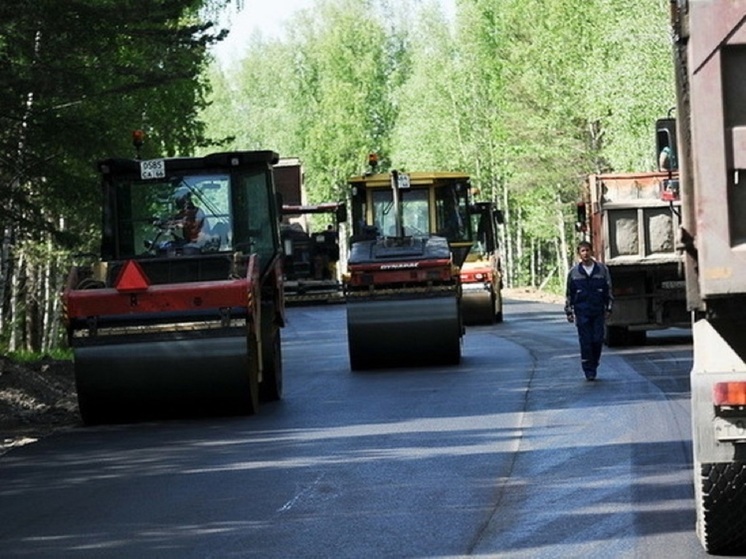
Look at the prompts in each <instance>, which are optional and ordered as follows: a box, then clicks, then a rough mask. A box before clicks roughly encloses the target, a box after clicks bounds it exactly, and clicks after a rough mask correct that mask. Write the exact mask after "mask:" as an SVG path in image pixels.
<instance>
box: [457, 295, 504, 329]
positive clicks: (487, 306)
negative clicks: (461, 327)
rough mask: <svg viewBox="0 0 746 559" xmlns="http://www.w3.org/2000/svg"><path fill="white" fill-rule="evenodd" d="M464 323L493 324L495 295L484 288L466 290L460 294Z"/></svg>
mask: <svg viewBox="0 0 746 559" xmlns="http://www.w3.org/2000/svg"><path fill="white" fill-rule="evenodd" d="M461 312H462V314H463V317H464V324H474V325H475V324H494V323H495V316H496V314H497V313H496V311H495V297H494V295H493V294H492V293H491V292H490V291H487V290H485V289H480V290H478V291H477V290H473V291H466V290H464V292H463V294H462V296H461Z"/></svg>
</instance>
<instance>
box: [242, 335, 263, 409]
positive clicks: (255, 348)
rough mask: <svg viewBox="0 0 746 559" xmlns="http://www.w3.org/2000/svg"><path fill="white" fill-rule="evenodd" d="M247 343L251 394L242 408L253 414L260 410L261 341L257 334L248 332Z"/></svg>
mask: <svg viewBox="0 0 746 559" xmlns="http://www.w3.org/2000/svg"><path fill="white" fill-rule="evenodd" d="M247 345H248V351H249V371H248V373H249V394H248V398H247V399H246V407H245V409H244V410H240V411H241V412H243V413H245V414H246V415H253V414H255V413H256V412H257V411H259V343H258V342H257V340H256V336H253V335H252V334H251V332H248V333H247Z"/></svg>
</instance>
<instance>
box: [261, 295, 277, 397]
mask: <svg viewBox="0 0 746 559" xmlns="http://www.w3.org/2000/svg"><path fill="white" fill-rule="evenodd" d="M262 360H263V361H262V383H261V386H260V388H259V392H260V398H261V401H262V402H275V401H277V400H280V399H281V398H282V341H281V338H280V328H279V327H278V326H277V322H276V321H275V307H274V305H273V304H269V303H267V304H264V305H262Z"/></svg>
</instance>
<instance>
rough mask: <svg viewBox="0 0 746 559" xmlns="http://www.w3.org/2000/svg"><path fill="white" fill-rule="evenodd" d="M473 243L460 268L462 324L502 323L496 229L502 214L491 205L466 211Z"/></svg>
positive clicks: (480, 205)
mask: <svg viewBox="0 0 746 559" xmlns="http://www.w3.org/2000/svg"><path fill="white" fill-rule="evenodd" d="M469 214H470V216H471V220H472V230H473V232H474V243H473V244H472V247H471V250H470V251H469V253H468V254H467V255H466V260H465V261H464V263H463V265H462V266H461V309H462V314H463V320H464V324H466V325H474V324H494V323H496V322H502V321H503V298H502V287H503V271H502V259H501V258H500V241H499V238H498V228H499V226H500V224H502V223H503V215H502V212H501V211H500V210H499V209H497V207H496V205H495V204H494V203H493V202H475V203H474V204H472V205H471V206H470V208H469Z"/></svg>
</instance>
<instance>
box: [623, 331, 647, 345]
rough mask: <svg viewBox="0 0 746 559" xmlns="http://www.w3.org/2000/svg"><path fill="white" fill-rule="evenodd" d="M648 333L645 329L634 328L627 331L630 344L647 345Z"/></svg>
mask: <svg viewBox="0 0 746 559" xmlns="http://www.w3.org/2000/svg"><path fill="white" fill-rule="evenodd" d="M647 339H648V334H647V332H646V331H645V330H632V331H628V332H627V344H628V345H645V342H647Z"/></svg>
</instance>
